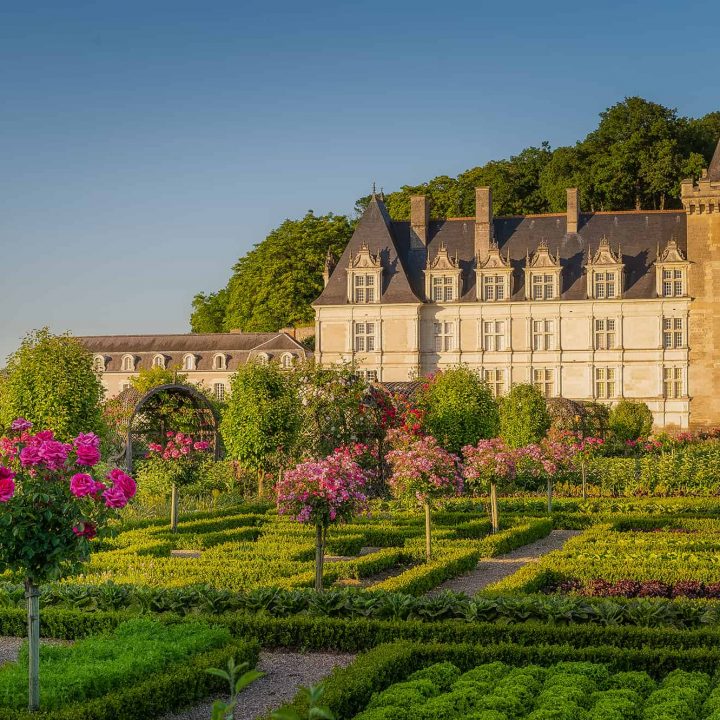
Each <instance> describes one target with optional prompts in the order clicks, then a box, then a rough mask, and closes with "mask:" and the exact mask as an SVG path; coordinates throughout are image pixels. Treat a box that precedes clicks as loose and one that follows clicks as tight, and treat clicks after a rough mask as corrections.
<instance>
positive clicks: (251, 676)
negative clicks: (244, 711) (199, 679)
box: [205, 657, 265, 720]
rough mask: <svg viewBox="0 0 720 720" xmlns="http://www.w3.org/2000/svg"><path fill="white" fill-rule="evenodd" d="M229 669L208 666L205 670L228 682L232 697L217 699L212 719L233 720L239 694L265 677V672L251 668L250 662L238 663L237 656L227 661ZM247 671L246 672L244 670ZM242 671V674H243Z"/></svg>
mask: <svg viewBox="0 0 720 720" xmlns="http://www.w3.org/2000/svg"><path fill="white" fill-rule="evenodd" d="M226 667H227V670H225V669H221V668H208V669H207V670H206V671H205V672H207V673H209V674H210V675H214V676H215V677H219V678H221V679H223V680H225V682H227V684H228V687H229V690H230V693H229V694H230V699H229V700H228V702H223V701H222V700H216V701H215V702H214V703H213V706H212V718H211V720H232V718H233V711H234V710H235V707H236V706H237V696H238V695H239V694H240V693H241V692H242V691H243V690H244V689H245V688H246V687H247V686H248V685H250V684H251V683H254V682H255V681H256V680H259V679H260V678H261V677H264V675H265V673H261V672H258V671H257V670H249V669H248V668H249V667H250V664H249V663H247V662H244V663H240V664H236V662H235V658H234V657H233V658H230V659H229V660H228V662H227V666H226ZM243 671H245V672H243ZM241 673H242V674H241Z"/></svg>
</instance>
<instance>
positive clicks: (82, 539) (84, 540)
mask: <svg viewBox="0 0 720 720" xmlns="http://www.w3.org/2000/svg"><path fill="white" fill-rule="evenodd" d="M31 427H32V425H31V423H29V422H28V421H26V420H24V419H22V418H19V419H16V420H14V421H13V422H12V424H11V431H10V434H9V435H8V436H6V437H3V438H0V569H2V570H11V571H13V572H15V573H18V574H19V575H22V576H23V577H24V578H25V597H26V598H27V609H28V640H29V663H30V667H29V679H30V680H29V708H30V710H31V711H35V710H38V709H39V707H40V682H39V662H40V589H39V586H40V584H41V583H44V582H49V581H52V580H57V579H58V578H60V577H62V576H63V575H64V574H66V573H68V572H71V571H73V570H76V569H77V568H78V566H79V565H80V563H82V562H84V561H86V560H87V559H88V557H89V556H90V549H91V546H90V540H92V539H93V538H94V537H96V536H102V534H103V532H104V530H105V528H106V525H107V522H108V520H109V519H111V518H113V517H115V516H116V514H117V511H118V510H120V509H122V508H123V507H125V505H127V503H128V501H129V500H130V499H131V498H132V497H133V496H134V495H135V491H136V486H135V481H134V480H133V479H132V478H131V477H130V476H129V475H126V474H125V473H124V472H123V471H122V470H118V469H113V470H111V471H110V472H109V473H107V475H106V476H105V477H104V478H103V479H102V480H97V479H96V477H95V476H94V474H95V471H94V470H93V468H95V467H96V466H97V465H98V463H99V462H100V450H99V447H100V440H99V438H98V437H97V435H94V434H93V433H81V434H80V435H78V436H77V437H75V438H74V439H73V440H72V442H69V443H64V442H61V441H59V440H57V439H56V438H55V435H54V434H53V432H52V431H51V430H43V431H41V432H38V433H35V434H32V433H30V429H31Z"/></svg>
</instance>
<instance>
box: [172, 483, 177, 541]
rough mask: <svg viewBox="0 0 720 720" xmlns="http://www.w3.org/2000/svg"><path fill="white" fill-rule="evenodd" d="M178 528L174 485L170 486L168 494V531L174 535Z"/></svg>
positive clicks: (175, 487)
mask: <svg viewBox="0 0 720 720" xmlns="http://www.w3.org/2000/svg"><path fill="white" fill-rule="evenodd" d="M177 527H178V488H177V485H176V484H175V483H173V484H172V491H171V493H170V530H172V532H174V533H176V532H177Z"/></svg>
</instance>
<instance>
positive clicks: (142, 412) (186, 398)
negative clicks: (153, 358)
mask: <svg viewBox="0 0 720 720" xmlns="http://www.w3.org/2000/svg"><path fill="white" fill-rule="evenodd" d="M168 399H170V400H171V401H172V402H175V403H176V407H177V408H178V412H182V414H183V418H182V422H183V425H185V426H187V425H191V426H192V429H191V430H187V432H189V433H190V434H191V435H192V436H193V438H195V439H196V440H205V441H207V442H209V443H210V444H211V446H212V448H213V454H214V459H215V460H219V459H220V432H219V424H220V419H219V418H218V415H217V413H216V411H215V408H214V407H213V405H212V403H211V402H210V401H209V400H208V398H207V397H205V395H203V393H201V392H200V391H199V390H197V389H196V388H194V387H191V386H190V385H181V384H179V383H168V384H165V385H158V387H155V388H152V390H149V391H148V392H147V393H145V395H143V396H142V397H141V398H140V399H139V400H138V402H137V404H136V405H135V409H134V410H133V412H132V415H131V416H130V421H129V423H128V431H127V441H126V444H125V467H126V469H127V471H128V472H129V473H132V470H133V460H134V454H133V443H135V445H137V444H138V441H139V440H141V439H142V444H143V445H144V446H145V447H147V444H148V443H150V442H157V443H161V444H164V443H165V442H166V435H165V433H166V432H167V431H168V430H170V429H172V430H176V429H177V428H175V427H171V423H170V422H169V421H168V418H167V417H164V416H163V413H164V411H165V410H166V405H165V404H164V402H163V401H165V402H167V400H168Z"/></svg>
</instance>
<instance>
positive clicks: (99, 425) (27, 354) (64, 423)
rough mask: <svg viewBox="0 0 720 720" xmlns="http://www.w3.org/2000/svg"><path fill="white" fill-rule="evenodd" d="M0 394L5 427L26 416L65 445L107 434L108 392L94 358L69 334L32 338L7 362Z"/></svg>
mask: <svg viewBox="0 0 720 720" xmlns="http://www.w3.org/2000/svg"><path fill="white" fill-rule="evenodd" d="M0 391H1V392H2V402H1V403H0V412H2V417H0V427H5V428H7V427H9V425H10V423H11V422H12V420H13V418H16V417H24V418H26V419H27V420H28V421H30V422H31V423H33V425H34V426H35V427H46V428H51V429H52V430H53V432H54V433H55V435H56V436H57V437H58V438H59V439H61V440H69V439H70V438H72V437H75V436H76V435H78V434H79V433H81V432H94V433H97V434H98V435H103V434H104V431H105V426H104V422H103V418H102V410H101V402H102V399H103V395H104V392H105V391H104V389H103V386H102V383H101V382H100V378H99V376H98V374H97V373H96V372H95V370H94V369H93V357H92V354H91V353H90V352H89V351H88V350H87V349H86V348H85V347H84V346H83V345H82V344H81V343H80V342H79V341H78V340H76V339H75V338H72V337H70V335H67V334H66V335H53V334H52V333H51V332H50V330H48V329H47V328H43V329H42V330H36V331H34V332H32V333H30V334H29V335H27V336H26V337H25V339H24V340H23V341H22V343H21V345H20V347H19V348H18V350H16V351H15V352H14V353H13V354H12V355H11V356H10V358H9V359H8V364H7V369H6V375H5V379H4V380H3V382H2V385H1V386H0Z"/></svg>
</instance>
